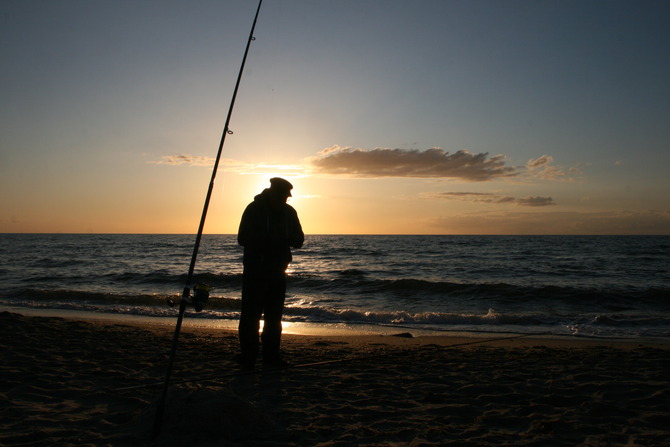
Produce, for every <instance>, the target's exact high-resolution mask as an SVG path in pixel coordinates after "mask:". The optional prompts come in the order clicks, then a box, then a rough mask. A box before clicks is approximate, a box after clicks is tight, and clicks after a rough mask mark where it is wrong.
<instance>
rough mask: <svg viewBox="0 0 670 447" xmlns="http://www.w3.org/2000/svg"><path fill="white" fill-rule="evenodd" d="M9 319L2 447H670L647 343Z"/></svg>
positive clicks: (0, 341)
mask: <svg viewBox="0 0 670 447" xmlns="http://www.w3.org/2000/svg"><path fill="white" fill-rule="evenodd" d="M172 333H173V328H166V327H164V326H152V325H139V324H132V325H130V324H118V323H114V322H93V321H76V320H68V319H63V318H52V317H25V316H20V315H16V314H12V313H8V312H3V313H0V334H1V337H0V352H1V354H0V355H1V358H2V362H1V364H0V445H2V446H42V445H61V446H67V445H73V446H74V445H82V446H107V445H109V446H125V445H151V446H181V445H190V446H215V445H233V446H275V445H276V446H355V445H365V446H391V445H393V446H396V445H403V446H404V445H408V446H430V445H436V446H437V445H439V446H442V445H454V446H502V445H505V446H515V445H519V446H521V445H523V446H548V445H551V446H563V445H565V446H670V350H669V346H668V345H667V344H662V343H654V342H650V341H648V342H644V341H617V340H584V339H575V338H558V339H549V338H529V337H515V336H502V337H499V338H497V339H496V340H488V339H482V338H463V337H411V336H410V335H409V334H397V336H381V335H370V336H307V335H287V336H285V337H284V342H283V350H284V353H285V357H286V358H287V359H288V360H289V361H290V362H291V365H292V366H290V367H288V368H284V369H277V368H264V367H263V365H262V363H259V364H258V365H257V366H256V368H255V369H254V370H253V371H242V370H240V369H239V367H238V365H237V364H236V363H235V361H234V360H233V357H234V355H235V353H236V351H237V338H236V334H235V333H234V332H231V331H225V330H212V329H196V328H189V327H188V325H187V324H185V325H184V327H183V329H182V334H181V337H180V342H179V347H178V351H177V356H176V360H175V364H174V373H173V381H174V382H176V383H173V384H172V385H171V386H170V388H169V392H168V395H167V404H166V407H165V409H166V412H165V417H164V420H163V425H162V430H161V433H160V435H159V436H158V437H155V438H154V437H152V427H153V423H154V416H155V409H156V405H157V402H158V401H159V397H160V393H161V386H160V385H161V383H162V381H163V379H164V376H165V370H166V366H167V358H168V354H169V350H170V344H171V342H172Z"/></svg>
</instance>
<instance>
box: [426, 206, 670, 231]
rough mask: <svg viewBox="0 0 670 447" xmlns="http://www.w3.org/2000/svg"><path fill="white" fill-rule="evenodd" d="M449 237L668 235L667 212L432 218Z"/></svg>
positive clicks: (488, 214) (499, 213)
mask: <svg viewBox="0 0 670 447" xmlns="http://www.w3.org/2000/svg"><path fill="white" fill-rule="evenodd" d="M430 224H431V225H432V227H433V228H436V229H437V231H439V232H447V233H452V234H614V235H624V234H649V235H667V234H670V211H660V210H648V211H611V212H593V213H583V212H546V211H542V212H516V213H511V212H502V211H495V212H483V213H471V214H461V215H453V216H448V217H446V216H445V217H440V218H437V219H433V220H432V221H431V222H430Z"/></svg>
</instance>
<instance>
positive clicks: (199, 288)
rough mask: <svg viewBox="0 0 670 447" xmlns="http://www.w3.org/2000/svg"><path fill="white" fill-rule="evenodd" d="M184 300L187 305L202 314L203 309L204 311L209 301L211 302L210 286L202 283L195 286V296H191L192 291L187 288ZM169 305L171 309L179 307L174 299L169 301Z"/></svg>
mask: <svg viewBox="0 0 670 447" xmlns="http://www.w3.org/2000/svg"><path fill="white" fill-rule="evenodd" d="M182 300H185V301H186V304H190V305H192V306H193V307H194V308H195V311H196V312H200V311H201V310H202V309H204V307H205V304H207V301H209V286H208V285H207V284H202V283H199V284H196V285H195V286H193V296H191V289H189V288H188V287H186V289H184V295H183V297H182ZM167 304H168V306H170V307H174V306H176V305H177V303H176V302H175V300H173V299H172V298H168V299H167Z"/></svg>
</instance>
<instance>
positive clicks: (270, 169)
mask: <svg viewBox="0 0 670 447" xmlns="http://www.w3.org/2000/svg"><path fill="white" fill-rule="evenodd" d="M214 160H215V159H214V158H213V157H203V156H199V155H191V154H176V155H164V156H162V157H161V159H160V160H157V161H149V162H148V163H150V164H156V165H171V166H198V167H202V166H205V167H212V166H214ZM219 170H220V171H225V172H235V173H238V174H243V175H248V174H264V175H290V176H292V177H301V176H305V169H304V167H302V166H298V165H280V164H271V163H265V162H260V163H244V162H241V161H237V160H233V159H230V158H222V159H221V160H220V161H219Z"/></svg>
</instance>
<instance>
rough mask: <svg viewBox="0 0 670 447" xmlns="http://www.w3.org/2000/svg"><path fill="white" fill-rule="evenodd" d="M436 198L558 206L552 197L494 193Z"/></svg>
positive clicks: (470, 193) (438, 195)
mask: <svg viewBox="0 0 670 447" xmlns="http://www.w3.org/2000/svg"><path fill="white" fill-rule="evenodd" d="M434 197H437V198H440V199H446V200H464V201H468V202H476V203H509V204H512V205H517V206H552V205H556V202H554V199H552V198H551V197H540V196H529V197H523V198H515V197H510V196H504V195H500V194H493V193H481V192H443V193H439V194H437V195H435V196H434Z"/></svg>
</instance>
